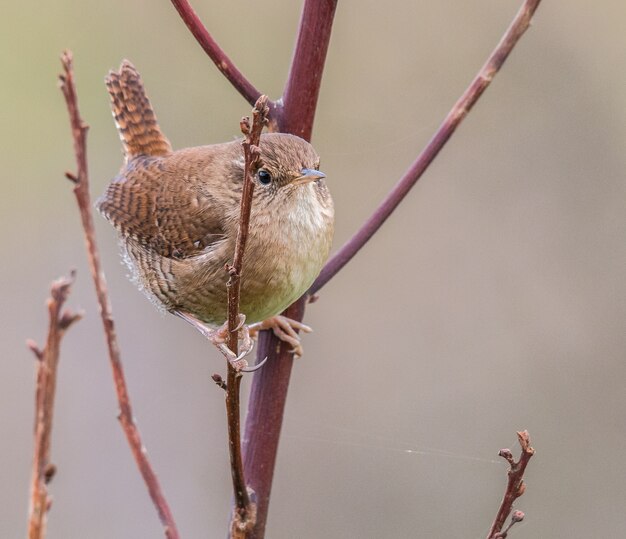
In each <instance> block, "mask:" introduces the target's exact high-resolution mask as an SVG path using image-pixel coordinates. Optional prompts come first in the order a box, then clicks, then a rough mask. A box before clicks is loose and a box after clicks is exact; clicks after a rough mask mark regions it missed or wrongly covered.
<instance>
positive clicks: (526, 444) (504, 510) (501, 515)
mask: <svg viewBox="0 0 626 539" xmlns="http://www.w3.org/2000/svg"><path fill="white" fill-rule="evenodd" d="M517 439H518V441H519V445H520V446H521V448H522V454H521V455H520V458H519V460H518V461H515V459H514V458H513V455H512V453H511V450H510V449H501V450H500V453H498V454H499V455H500V456H501V457H502V458H504V459H505V460H506V461H507V462H508V463H509V466H510V468H509V471H508V481H507V484H506V491H505V493H504V497H503V498H502V503H501V504H500V508H499V509H498V513H497V515H496V518H495V519H494V521H493V524H492V525H491V530H489V535H487V539H503V538H504V537H506V535H507V533H508V531H509V529H511V526H513V524H515V523H516V522H520V521H521V520H522V519H523V518H524V513H522V512H521V511H515V513H514V514H513V518H512V519H511V523H510V524H509V526H508V527H507V528H506V530H504V532H502V531H501V530H502V527H503V526H504V523H505V521H506V519H507V517H508V516H509V513H510V512H511V509H513V502H515V500H516V499H517V498H519V497H520V496H521V495H522V494H524V491H525V490H526V484H525V483H524V472H525V471H526V466H527V465H528V461H529V460H530V458H531V457H532V456H533V455H534V454H535V450H534V449H533V448H532V447H531V445H530V435H529V434H528V431H527V430H524V431H521V432H518V433H517Z"/></svg>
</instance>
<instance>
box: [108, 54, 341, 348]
mask: <svg viewBox="0 0 626 539" xmlns="http://www.w3.org/2000/svg"><path fill="white" fill-rule="evenodd" d="M106 86H107V89H108V91H109V94H110V96H111V104H112V110H113V116H114V118H115V124H116V126H117V129H118V132H119V135H120V139H121V141H122V146H123V151H124V156H125V162H124V165H123V166H122V169H121V171H120V172H119V174H118V175H117V176H116V177H115V178H114V179H113V180H112V181H111V183H110V184H109V185H108V187H107V188H106V191H105V193H104V194H103V195H102V197H101V198H100V199H99V200H98V202H97V208H98V209H99V210H100V212H101V213H102V214H103V215H104V217H105V218H106V219H107V220H108V221H109V222H110V223H111V224H112V225H113V226H114V227H115V228H116V230H117V232H118V234H119V237H120V243H121V246H122V251H123V256H124V260H125V261H126V263H127V265H128V267H129V269H130V272H131V275H132V277H133V280H134V281H135V282H136V283H137V285H138V286H139V288H140V289H141V290H143V291H144V292H145V293H146V294H147V295H148V297H149V298H150V299H151V300H152V301H153V302H154V303H155V304H156V305H158V306H161V307H162V308H164V309H165V310H166V311H168V312H171V313H174V314H177V315H179V316H181V317H182V318H184V319H185V320H187V321H189V322H191V323H193V324H195V325H197V324H207V325H209V326H212V327H217V326H219V325H221V324H222V323H223V322H224V321H225V320H226V316H227V301H226V294H227V292H226V281H227V278H228V275H227V272H226V271H225V269H224V268H225V265H226V264H229V263H231V262H232V258H233V254H234V249H235V240H236V236H237V228H238V223H239V211H240V200H241V191H242V185H243V167H244V158H243V150H242V147H241V141H240V140H233V141H232V142H225V143H222V144H213V145H208V146H198V147H194V148H185V149H181V150H175V151H174V150H173V149H172V146H171V144H170V142H169V141H168V139H167V138H166V137H165V136H164V135H163V133H162V131H161V129H160V127H159V124H158V123H157V119H156V116H155V114H154V111H153V109H152V106H151V104H150V101H149V100H148V97H147V96H146V93H145V90H144V87H143V83H142V81H141V77H140V76H139V73H138V72H137V70H136V69H135V68H134V66H133V65H132V64H131V63H130V62H128V61H126V60H125V61H123V62H122V65H121V67H120V70H119V71H118V72H114V71H111V72H110V73H109V75H108V77H107V78H106ZM259 148H260V156H261V163H262V166H261V168H258V170H256V171H255V174H254V182H255V188H254V195H253V201H252V211H251V216H250V227H249V236H248V243H247V246H246V251H245V257H244V265H243V272H242V275H241V301H240V311H241V313H242V314H243V315H245V320H246V322H247V323H249V324H251V326H250V327H252V328H253V329H265V328H269V327H271V328H273V329H274V331H275V333H276V334H277V335H278V336H279V337H281V338H283V340H286V341H287V342H290V343H291V344H292V345H293V348H294V351H295V353H296V354H297V355H300V354H301V348H300V343H299V339H298V336H297V334H296V332H295V331H294V329H293V328H294V327H295V328H297V329H304V330H307V329H308V328H307V327H306V326H304V325H302V324H299V323H295V322H293V321H290V320H288V319H284V318H281V317H277V315H278V314H279V313H281V312H282V311H283V310H284V309H285V308H286V307H287V306H289V305H290V304H291V303H293V302H294V301H295V300H296V299H298V298H299V297H300V296H301V295H302V294H304V293H305V292H306V290H307V289H308V288H309V287H310V285H311V284H312V283H313V281H314V279H315V278H316V277H317V275H318V274H319V272H320V270H321V268H322V265H323V264H324V262H325V260H326V258H327V256H328V253H329V250H330V246H331V242H332V236H333V228H334V209H333V201H332V198H331V196H330V193H329V191H328V188H327V186H326V183H325V181H324V178H325V175H324V174H323V173H321V172H319V170H318V168H319V156H318V155H317V153H316V152H315V150H314V149H313V146H311V144H309V143H308V142H306V141H305V140H303V139H301V138H299V137H296V136H294V135H288V134H283V133H266V134H263V135H261V140H260V144H259ZM255 323H256V325H255Z"/></svg>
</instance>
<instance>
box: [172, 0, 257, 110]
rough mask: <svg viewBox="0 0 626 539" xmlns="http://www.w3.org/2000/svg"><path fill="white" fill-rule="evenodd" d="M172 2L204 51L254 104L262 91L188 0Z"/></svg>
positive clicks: (246, 98)
mask: <svg viewBox="0 0 626 539" xmlns="http://www.w3.org/2000/svg"><path fill="white" fill-rule="evenodd" d="M172 4H174V7H175V8H176V11H178V13H179V15H180V17H181V19H183V21H184V22H185V24H186V25H187V28H189V31H190V32H191V33H192V34H193V37H195V38H196V41H197V42H198V43H199V44H200V46H201V47H202V48H203V49H204V52H206V53H207V54H208V55H209V58H211V60H213V63H214V64H215V65H216V66H217V69H219V70H220V71H221V72H222V74H223V75H224V76H225V77H226V78H227V79H228V80H229V81H230V83H231V84H232V85H233V86H234V87H235V89H236V90H237V91H238V92H239V93H240V94H241V95H242V96H243V98H244V99H245V100H246V101H247V102H248V103H250V104H251V105H254V103H255V102H256V100H257V99H258V98H259V97H260V96H261V92H259V91H258V90H257V89H256V88H255V87H254V86H253V85H252V83H250V81H248V79H246V77H245V76H244V75H243V73H241V71H239V70H238V69H237V67H235V64H233V62H232V61H231V59H230V58H229V57H228V56H227V55H226V53H225V52H224V51H223V50H222V49H221V48H220V46H219V45H218V44H217V42H216V41H215V40H214V39H213V37H212V36H211V34H210V33H209V31H208V30H207V29H206V27H205V26H204V24H202V21H201V20H200V18H199V17H198V15H197V13H196V12H195V11H194V9H193V8H192V7H191V4H190V3H189V2H187V0H172Z"/></svg>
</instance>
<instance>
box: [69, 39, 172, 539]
mask: <svg viewBox="0 0 626 539" xmlns="http://www.w3.org/2000/svg"><path fill="white" fill-rule="evenodd" d="M61 62H62V64H63V71H64V72H63V74H61V75H60V77H59V79H60V87H61V91H62V92H63V96H64V97H65V101H66V103H67V110H68V113H69V116H70V124H71V127H72V136H73V138H74V153H75V154H76V164H77V167H78V171H77V173H76V174H72V173H67V174H66V175H67V177H68V178H69V179H70V180H71V181H73V182H74V184H75V185H74V195H75V196H76V202H77V203H78V209H79V212H80V217H81V221H82V225H83V230H84V233H85V243H86V248H87V259H88V261H89V268H90V270H91V275H92V277H93V281H94V285H95V289H96V295H97V297H98V304H99V306H100V315H101V317H102V324H103V326H104V333H105V336H106V341H107V347H108V351H109V359H110V363H111V369H112V370H113V380H114V382H115V390H116V392H117V401H118V404H119V407H120V413H119V416H118V419H119V420H120V423H121V425H122V429H123V430H124V434H125V435H126V438H127V440H128V444H129V446H130V449H131V451H132V453H133V457H134V458H135V462H136V463H137V467H138V468H139V471H140V473H141V475H142V477H143V479H144V482H145V483H146V487H147V488H148V492H149V494H150V498H151V499H152V502H153V503H154V505H155V507H156V510H157V512H158V515H159V519H160V520H161V523H162V524H163V528H164V531H165V536H166V537H167V538H168V539H178V538H179V535H178V531H177V529H176V524H175V523H174V518H173V516H172V512H171V511H170V508H169V505H168V504H167V501H166V500H165V497H164V496H163V492H162V490H161V486H160V485H159V481H158V479H157V476H156V474H155V473H154V470H153V469H152V466H151V464H150V461H149V460H148V454H147V451H146V448H145V447H144V445H143V443H142V441H141V436H140V434H139V429H138V428H137V425H136V424H135V420H134V418H133V412H132V408H131V403H130V396H129V394H128V389H127V387H126V380H125V378H124V370H123V368H122V361H121V357H120V350H119V346H118V343H117V336H116V333H115V325H114V323H113V315H112V312H111V304H110V301H109V296H108V293H107V286H106V281H105V278H104V273H103V271H102V267H101V263H100V254H99V252H98V248H97V245H96V236H95V230H94V226H93V218H92V215H91V208H92V204H91V199H90V196H89V177H88V169H87V140H86V138H87V129H88V126H87V124H85V123H84V122H83V120H82V118H81V116H80V112H79V110H78V98H77V95H76V86H75V84H74V74H73V69H72V53H71V52H69V51H66V52H64V53H63V55H62V57H61Z"/></svg>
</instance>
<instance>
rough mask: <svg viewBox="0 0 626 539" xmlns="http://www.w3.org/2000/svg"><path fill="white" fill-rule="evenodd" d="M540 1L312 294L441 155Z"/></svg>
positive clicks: (523, 13) (520, 17) (531, 1)
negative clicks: (438, 155) (440, 152)
mask: <svg viewBox="0 0 626 539" xmlns="http://www.w3.org/2000/svg"><path fill="white" fill-rule="evenodd" d="M540 1H541V0H526V1H525V2H524V4H523V5H522V7H521V8H520V10H519V11H518V12H517V15H516V16H515V18H514V19H513V22H512V23H511V25H510V26H509V28H508V29H507V31H506V32H505V34H504V36H502V39H501V40H500V43H498V45H497V47H496V48H495V49H494V51H493V52H492V53H491V55H490V56H489V58H488V59H487V61H486V62H485V64H484V65H483V67H482V68H481V70H480V71H479V72H478V74H477V75H476V77H475V78H474V80H473V81H472V82H471V84H470V85H469V86H468V88H467V89H466V90H465V92H464V93H463V95H462V96H461V97H460V98H459V100H458V101H457V102H456V103H455V104H454V106H453V107H452V110H450V112H449V113H448V115H447V116H446V118H445V120H444V121H443V123H442V124H441V126H440V127H439V129H438V130H437V132H436V133H435V135H434V136H433V138H432V139H431V140H430V142H429V143H428V145H427V146H426V148H424V150H423V151H422V153H421V154H420V155H419V156H418V158H417V159H416V160H415V161H414V162H413V164H412V165H411V167H410V168H409V170H407V171H406V173H405V174H404V176H403V177H402V178H401V179H400V181H399V182H398V183H397V184H396V185H395V187H394V188H393V189H392V190H391V192H390V193H389V194H388V195H387V197H386V198H385V199H384V200H383V201H382V203H381V204H380V206H379V207H378V208H377V209H376V210H375V211H374V213H373V214H372V215H371V216H370V217H369V219H368V220H367V221H366V222H365V224H363V226H362V227H361V228H360V229H359V230H358V231H357V232H356V234H354V236H352V238H350V240H348V241H347V242H346V243H345V244H344V246H343V247H342V248H341V249H340V250H339V251H338V252H337V253H336V254H335V255H334V256H333V257H332V258H331V259H330V260H329V261H328V263H327V264H326V266H324V269H322V271H321V273H320V275H319V277H318V278H317V279H316V281H315V282H314V283H313V285H312V286H311V288H310V290H309V293H310V294H314V293H315V292H317V291H318V290H319V289H320V288H322V287H323V286H324V285H325V284H326V283H327V282H328V281H330V279H332V278H333V277H334V276H335V275H336V274H337V273H338V272H339V271H340V270H341V268H343V267H344V266H345V265H346V264H347V263H348V262H349V261H350V260H351V259H352V257H353V256H354V255H355V254H357V253H358V252H359V250H360V249H361V248H362V247H363V246H364V245H365V244H366V243H367V242H368V241H369V240H370V238H371V237H372V236H373V235H374V234H375V233H376V231H377V230H378V229H379V228H380V227H381V226H382V224H383V223H384V222H385V221H386V220H387V218H388V217H389V216H390V215H391V214H392V213H393V211H394V210H395V209H396V208H397V207H398V205H399V204H400V202H402V200H403V199H404V197H405V196H406V195H407V194H408V192H409V191H410V190H411V188H412V187H413V186H414V185H415V184H416V183H417V180H419V179H420V178H421V177H422V174H424V172H425V171H426V169H427V168H428V166H429V165H430V163H432V161H433V160H434V159H435V157H437V154H439V151H440V150H441V148H443V146H444V145H445V143H446V142H447V141H448V139H449V138H450V137H451V136H452V134H453V133H454V131H455V130H456V128H457V127H458V126H459V124H460V123H461V122H462V121H463V118H465V116H467V113H468V112H469V111H470V110H471V108H472V107H473V106H474V104H475V103H476V101H478V99H479V98H480V96H481V95H482V94H483V92H484V91H485V89H486V88H487V86H489V84H490V83H491V81H492V80H493V78H494V76H495V75H496V73H497V72H498V71H499V70H500V68H501V67H502V64H504V61H505V60H506V59H507V57H508V56H509V54H510V52H511V51H512V50H513V47H515V45H516V44H517V42H518V40H519V39H520V37H522V35H523V34H524V32H525V31H526V30H527V29H528V27H529V25H530V20H531V18H532V16H533V14H534V13H535V11H536V9H537V7H538V6H539V2H540Z"/></svg>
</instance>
